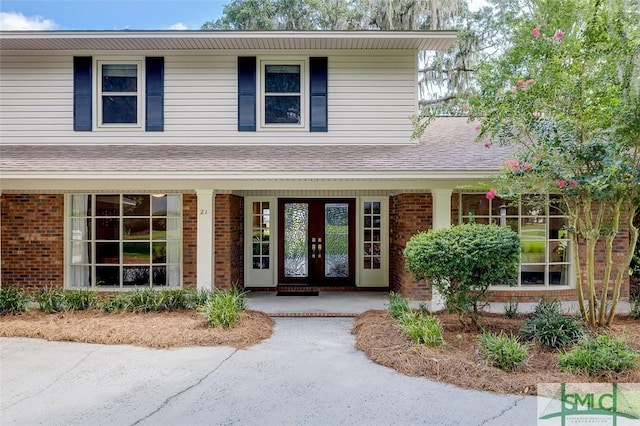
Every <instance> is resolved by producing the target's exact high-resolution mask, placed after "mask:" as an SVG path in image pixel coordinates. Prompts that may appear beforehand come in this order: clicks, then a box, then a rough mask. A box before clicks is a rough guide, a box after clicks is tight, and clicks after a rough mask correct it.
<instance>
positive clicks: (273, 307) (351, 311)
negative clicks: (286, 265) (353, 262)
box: [247, 291, 388, 317]
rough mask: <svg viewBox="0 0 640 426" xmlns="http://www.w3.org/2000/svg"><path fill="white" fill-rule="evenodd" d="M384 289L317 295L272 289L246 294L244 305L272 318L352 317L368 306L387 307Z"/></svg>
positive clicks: (373, 307) (369, 307) (368, 308)
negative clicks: (293, 294)
mask: <svg viewBox="0 0 640 426" xmlns="http://www.w3.org/2000/svg"><path fill="white" fill-rule="evenodd" d="M387 300H388V295H387V293H386V292H379V291H375V292H368V291H366V292H365V291H358V292H328V291H320V292H318V296H277V295H276V292H273V291H270V292H256V291H252V292H249V293H247V308H248V309H251V310H256V311H262V312H264V313H266V314H267V315H269V316H272V317H355V316H358V315H360V314H361V313H363V312H366V311H369V310H372V309H387Z"/></svg>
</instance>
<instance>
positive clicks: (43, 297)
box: [35, 287, 64, 314]
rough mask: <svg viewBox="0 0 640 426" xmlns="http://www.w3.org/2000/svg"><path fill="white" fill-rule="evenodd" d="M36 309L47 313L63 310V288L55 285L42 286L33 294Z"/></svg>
mask: <svg viewBox="0 0 640 426" xmlns="http://www.w3.org/2000/svg"><path fill="white" fill-rule="evenodd" d="M35 300H36V302H38V309H40V310H41V311H42V312H46V313H48V314H53V313H55V312H60V311H63V310H64V290H62V289H61V288H57V287H51V288H42V289H40V291H39V292H38V293H37V294H36V296H35Z"/></svg>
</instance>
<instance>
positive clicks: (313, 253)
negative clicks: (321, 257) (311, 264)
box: [311, 238, 316, 259]
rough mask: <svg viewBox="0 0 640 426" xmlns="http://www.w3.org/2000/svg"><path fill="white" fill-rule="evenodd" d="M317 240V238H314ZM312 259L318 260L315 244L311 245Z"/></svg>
mask: <svg viewBox="0 0 640 426" xmlns="http://www.w3.org/2000/svg"><path fill="white" fill-rule="evenodd" d="M314 240H315V238H314ZM311 258H312V259H315V258H316V245H315V244H311Z"/></svg>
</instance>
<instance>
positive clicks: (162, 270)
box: [151, 266, 167, 286]
mask: <svg viewBox="0 0 640 426" xmlns="http://www.w3.org/2000/svg"><path fill="white" fill-rule="evenodd" d="M151 270H152V271H153V276H152V277H151V280H152V281H151V284H152V285H154V286H165V285H167V267H166V266H154V267H153V268H152V269H151Z"/></svg>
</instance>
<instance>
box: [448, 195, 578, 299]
mask: <svg viewBox="0 0 640 426" xmlns="http://www.w3.org/2000/svg"><path fill="white" fill-rule="evenodd" d="M459 196H460V198H459V206H460V208H459V213H460V215H459V221H460V223H482V224H495V225H500V226H508V227H510V228H511V229H512V230H513V231H514V232H516V233H518V235H519V236H520V276H519V279H518V284H519V285H520V286H523V287H525V286H527V287H529V286H567V285H570V284H571V278H570V274H571V242H570V239H569V232H568V230H567V226H568V222H567V218H566V217H565V216H563V215H562V212H561V211H560V210H559V209H558V208H557V205H558V202H559V198H558V197H555V196H544V195H522V196H521V197H520V198H519V201H518V202H512V201H507V200H503V199H500V198H494V199H493V200H487V198H486V197H485V194H478V193H461V194H459Z"/></svg>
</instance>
